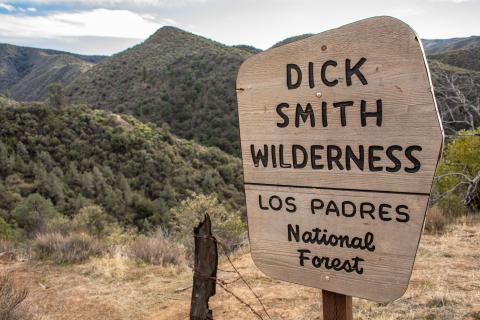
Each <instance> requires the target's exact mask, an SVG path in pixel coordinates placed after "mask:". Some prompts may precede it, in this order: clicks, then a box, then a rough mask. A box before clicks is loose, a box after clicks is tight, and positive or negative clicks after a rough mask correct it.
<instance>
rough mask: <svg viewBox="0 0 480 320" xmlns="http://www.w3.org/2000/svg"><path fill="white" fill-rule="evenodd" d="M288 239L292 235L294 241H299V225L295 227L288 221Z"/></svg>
mask: <svg viewBox="0 0 480 320" xmlns="http://www.w3.org/2000/svg"><path fill="white" fill-rule="evenodd" d="M287 228H288V241H292V237H293V238H294V239H295V241H296V242H299V241H300V227H299V225H298V224H296V225H295V229H293V226H292V225H291V224H290V223H289V224H288V226H287Z"/></svg>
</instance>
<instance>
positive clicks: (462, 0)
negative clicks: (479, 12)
mask: <svg viewBox="0 0 480 320" xmlns="http://www.w3.org/2000/svg"><path fill="white" fill-rule="evenodd" d="M430 2H448V3H465V2H472V0H430Z"/></svg>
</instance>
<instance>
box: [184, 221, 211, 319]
mask: <svg viewBox="0 0 480 320" xmlns="http://www.w3.org/2000/svg"><path fill="white" fill-rule="evenodd" d="M193 235H194V237H195V260H194V267H193V272H194V273H193V289H192V302H191V306H190V320H212V319H213V314H212V310H210V309H209V307H208V300H209V299H210V297H212V296H214V295H215V286H216V284H217V266H218V251H217V242H216V240H215V237H214V236H213V235H212V223H211V221H210V216H209V215H208V214H205V218H204V220H203V221H202V222H200V224H199V225H198V226H197V227H196V228H194V229H193Z"/></svg>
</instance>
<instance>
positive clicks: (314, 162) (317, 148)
mask: <svg viewBox="0 0 480 320" xmlns="http://www.w3.org/2000/svg"><path fill="white" fill-rule="evenodd" d="M320 150H323V146H322V145H318V144H313V145H312V146H311V147H310V158H311V159H310V162H311V163H312V169H323V168H324V165H323V164H318V163H317V161H318V160H321V159H322V156H321V155H320V154H317V151H320Z"/></svg>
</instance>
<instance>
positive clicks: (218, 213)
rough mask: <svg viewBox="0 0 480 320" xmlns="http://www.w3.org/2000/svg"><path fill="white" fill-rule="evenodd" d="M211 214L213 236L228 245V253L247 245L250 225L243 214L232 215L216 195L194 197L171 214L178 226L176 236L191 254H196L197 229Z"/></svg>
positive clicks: (235, 213) (182, 203)
mask: <svg viewBox="0 0 480 320" xmlns="http://www.w3.org/2000/svg"><path fill="white" fill-rule="evenodd" d="M206 213H208V214H209V215H210V218H211V220H212V233H213V235H214V236H215V237H216V238H217V239H218V240H220V241H221V242H222V243H223V244H225V245H226V249H227V250H228V251H232V250H235V249H236V248H238V247H239V246H240V245H241V244H242V241H243V238H244V235H245V231H246V225H245V223H243V221H242V220H241V218H240V212H238V211H234V212H231V211H228V210H227V209H226V208H225V206H224V205H222V204H221V203H220V202H219V201H218V199H217V198H216V197H215V196H214V195H209V196H205V195H203V194H199V195H197V194H193V195H192V196H191V197H190V198H189V199H187V200H184V201H182V202H181V203H180V205H179V206H177V207H175V208H173V209H172V210H171V215H172V217H173V220H174V223H175V236H176V238H177V240H178V241H179V242H181V243H182V244H184V245H185V246H186V248H187V250H188V253H190V254H191V253H192V252H193V250H194V241H193V228H194V227H196V226H197V225H198V224H199V223H200V221H202V220H203V218H204V216H205V214H206Z"/></svg>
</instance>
